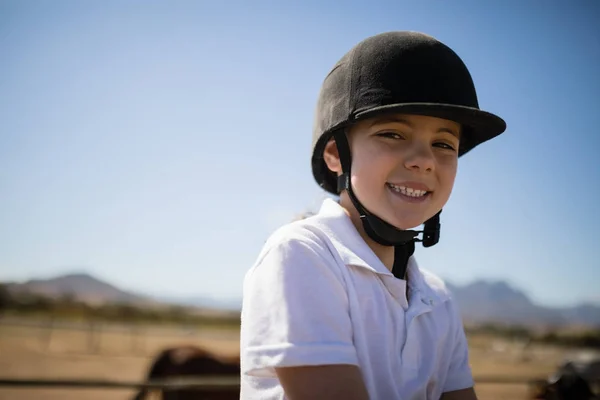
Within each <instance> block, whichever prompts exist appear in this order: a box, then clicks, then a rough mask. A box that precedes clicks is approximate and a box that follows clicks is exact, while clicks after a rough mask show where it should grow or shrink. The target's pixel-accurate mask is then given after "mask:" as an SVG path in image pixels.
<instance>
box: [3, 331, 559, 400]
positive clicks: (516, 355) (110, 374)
mask: <svg viewBox="0 0 600 400" xmlns="http://www.w3.org/2000/svg"><path fill="white" fill-rule="evenodd" d="M48 333H49V330H48V329H40V328H36V327H14V326H3V325H0V376H2V377H9V378H47V379H49V378H58V379H69V378H80V379H86V378H87V379H114V380H127V381H140V380H142V379H143V378H144V375H145V373H146V369H147V368H148V366H149V363H150V360H151V358H152V356H153V355H154V354H156V353H157V352H158V351H159V350H160V349H162V348H164V347H167V346H171V345H177V344H185V343H187V344H197V345H202V346H207V347H209V348H211V349H214V351H216V352H221V353H224V354H236V353H237V352H238V351H239V332H237V331H235V330H231V329H227V328H223V329H216V328H210V329H208V328H206V329H202V330H197V331H188V332H187V334H186V332H185V331H182V330H175V329H174V330H162V331H161V330H159V328H156V329H152V330H146V331H140V332H137V333H136V334H135V335H134V334H132V331H131V330H130V329H127V328H126V327H125V328H124V329H123V330H122V331H121V332H110V331H107V330H105V331H104V332H102V331H100V332H96V335H95V336H91V334H90V333H89V331H85V330H81V331H69V330H53V331H52V335H51V336H49V335H48ZM469 342H470V347H471V364H472V367H473V371H474V374H475V378H476V380H477V378H478V377H482V376H489V375H496V376H506V377H514V376H517V377H525V378H538V377H544V376H546V375H548V374H549V373H550V372H551V371H552V369H553V368H554V367H555V366H556V364H557V363H559V362H560V360H561V359H562V358H563V357H564V356H565V353H564V351H561V350H559V349H556V348H551V347H542V346H530V348H529V349H527V352H523V348H522V344H520V343H511V342H509V341H505V340H502V339H499V338H495V337H491V336H483V335H479V336H473V337H471V338H470V339H469ZM94 351H95V354H94V353H92V352H94ZM527 391H528V388H527V386H526V385H512V384H478V385H477V393H478V396H479V398H480V399H483V400H485V399H490V400H500V399H510V400H515V399H524V398H526V396H527ZM132 395H133V391H128V390H120V389H119V390H117V389H92V390H89V389H86V390H84V389H77V390H73V389H64V390H63V389H4V388H0V400H4V399H16V398H18V399H23V400H29V399H31V400H33V399H35V400H38V399H61V400H75V399H88V400H95V399H105V400H125V399H128V398H130V397H131V396H132Z"/></svg>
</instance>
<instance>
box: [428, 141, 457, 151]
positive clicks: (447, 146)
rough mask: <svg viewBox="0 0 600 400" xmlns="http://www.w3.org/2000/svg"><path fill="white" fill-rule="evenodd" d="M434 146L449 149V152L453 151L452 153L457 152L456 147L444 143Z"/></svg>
mask: <svg viewBox="0 0 600 400" xmlns="http://www.w3.org/2000/svg"><path fill="white" fill-rule="evenodd" d="M433 145H434V146H437V147H441V148H443V149H447V150H452V151H456V149H455V148H454V146H452V145H450V144H448V143H442V142H438V143H434V144H433Z"/></svg>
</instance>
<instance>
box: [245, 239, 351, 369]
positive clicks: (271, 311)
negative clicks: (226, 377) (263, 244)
mask: <svg viewBox="0 0 600 400" xmlns="http://www.w3.org/2000/svg"><path fill="white" fill-rule="evenodd" d="M240 342H241V364H242V365H241V367H242V373H243V374H248V375H253V376H261V377H274V376H275V369H274V368H275V367H289V366H307V365H324V364H354V365H358V360H357V356H356V351H355V348H354V345H353V342H352V324H351V320H350V313H349V306H348V298H347V294H346V289H345V284H344V280H343V276H342V274H341V271H340V269H339V267H338V266H337V264H336V262H335V259H334V257H333V256H332V254H331V253H330V252H329V250H328V249H327V248H326V247H325V246H324V245H323V244H321V243H320V241H319V239H318V238H317V237H316V236H315V235H314V234H312V236H311V235H310V234H306V235H303V236H302V237H295V238H292V239H288V240H285V241H281V242H280V243H277V244H275V245H274V246H272V247H271V248H270V249H269V250H267V251H265V252H264V255H263V257H262V259H259V261H258V262H257V263H256V264H255V265H254V267H253V268H252V269H251V270H250V271H249V272H248V274H247V275H246V277H245V279H244V288H243V306H242V320H241V339H240Z"/></svg>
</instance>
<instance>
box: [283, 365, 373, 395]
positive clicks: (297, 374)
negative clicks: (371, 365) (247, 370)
mask: <svg viewBox="0 0 600 400" xmlns="http://www.w3.org/2000/svg"><path fill="white" fill-rule="evenodd" d="M276 372H277V377H278V378H279V381H280V382H281V385H282V386H283V390H284V391H285V395H286V397H287V398H289V399H290V400H309V399H310V400H338V399H345V400H368V399H369V395H368V393H367V389H366V387H365V384H364V381H363V378H362V375H361V373H360V369H359V368H358V367H357V366H355V365H321V366H313V367H286V368H277V369H276Z"/></svg>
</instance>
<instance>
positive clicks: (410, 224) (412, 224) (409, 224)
mask: <svg viewBox="0 0 600 400" xmlns="http://www.w3.org/2000/svg"><path fill="white" fill-rule="evenodd" d="M388 223H390V224H391V225H393V226H395V227H396V228H397V229H401V230H403V231H406V230H409V229H415V228H418V227H419V226H421V225H423V222H420V221H417V220H414V219H412V218H411V219H402V220H400V219H398V218H395V219H394V220H393V221H388Z"/></svg>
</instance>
